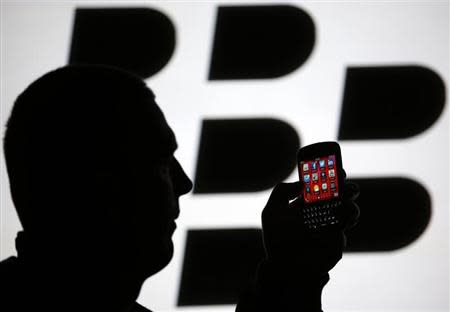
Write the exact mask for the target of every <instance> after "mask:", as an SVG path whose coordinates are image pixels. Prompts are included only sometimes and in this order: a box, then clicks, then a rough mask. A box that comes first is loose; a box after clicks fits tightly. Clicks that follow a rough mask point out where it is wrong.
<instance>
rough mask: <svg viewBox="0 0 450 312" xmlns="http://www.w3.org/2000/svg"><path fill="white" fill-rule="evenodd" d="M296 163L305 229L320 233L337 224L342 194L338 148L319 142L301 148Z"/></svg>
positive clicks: (328, 143)
mask: <svg viewBox="0 0 450 312" xmlns="http://www.w3.org/2000/svg"><path fill="white" fill-rule="evenodd" d="M297 163H298V171H299V176H300V181H301V182H302V183H301V185H302V188H301V190H300V191H301V198H302V200H303V203H304V208H303V221H304V223H305V225H306V226H307V227H308V228H310V229H323V228H328V227H330V226H335V225H337V224H339V210H340V206H341V204H342V195H343V192H344V170H343V167H342V157H341V148H340V147H339V144H338V143H337V142H320V143H315V144H311V145H308V146H305V147H303V148H301V149H300V150H299V151H298V154H297Z"/></svg>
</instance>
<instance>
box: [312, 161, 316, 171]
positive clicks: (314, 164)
mask: <svg viewBox="0 0 450 312" xmlns="http://www.w3.org/2000/svg"><path fill="white" fill-rule="evenodd" d="M311 168H312V170H317V163H316V162H315V161H314V162H312V163H311Z"/></svg>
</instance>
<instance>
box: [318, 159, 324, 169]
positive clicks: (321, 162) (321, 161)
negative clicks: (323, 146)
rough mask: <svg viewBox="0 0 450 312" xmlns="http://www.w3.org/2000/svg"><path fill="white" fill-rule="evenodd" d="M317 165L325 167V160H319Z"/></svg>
mask: <svg viewBox="0 0 450 312" xmlns="http://www.w3.org/2000/svg"><path fill="white" fill-rule="evenodd" d="M319 167H320V168H325V160H319Z"/></svg>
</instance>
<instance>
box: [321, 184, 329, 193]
mask: <svg viewBox="0 0 450 312" xmlns="http://www.w3.org/2000/svg"><path fill="white" fill-rule="evenodd" d="M327 188H328V185H327V184H326V183H322V190H324V191H326V190H327Z"/></svg>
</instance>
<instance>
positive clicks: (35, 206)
mask: <svg viewBox="0 0 450 312" xmlns="http://www.w3.org/2000/svg"><path fill="white" fill-rule="evenodd" d="M176 147H177V143H176V141H175V136H174V134H173V132H172V130H171V129H170V127H169V126H168V125H167V123H166V121H165V119H164V116H163V114H162V112H161V110H160V109H159V107H158V106H157V105H156V103H155V101H154V95H153V93H152V92H151V91H150V89H148V88H147V87H146V85H145V83H144V82H143V81H142V80H141V79H140V78H138V77H136V76H134V75H131V74H129V73H126V72H123V71H121V70H118V69H113V68H108V67H102V66H69V67H65V68H61V69H58V70H56V71H53V72H50V73H48V74H46V75H44V76H43V77H41V78H40V79H38V80H37V81H36V82H34V83H33V84H31V85H30V86H29V87H28V88H27V89H26V90H25V91H24V92H23V93H22V94H21V95H20V96H19V97H18V98H17V100H16V102H15V104H14V107H13V110H12V113H11V117H10V119H9V121H8V124H7V130H6V134H5V138H4V150H5V158H6V163H7V170H8V175H9V179H10V187H11V194H12V199H13V201H14V205H15V207H16V209H17V213H18V216H19V219H20V221H21V223H22V226H23V229H24V231H23V232H20V233H19V234H18V237H17V239H16V246H17V251H18V257H17V258H16V257H11V258H9V259H7V260H5V261H3V262H2V264H1V275H2V288H3V290H2V298H3V299H2V301H3V302H2V310H3V311H28V310H42V311H56V310H58V311H68V310H70V311H139V310H142V311H147V310H146V309H145V308H143V307H142V306H140V305H138V304H137V303H135V300H136V298H137V296H138V294H139V291H140V288H141V286H142V284H143V282H144V281H145V280H146V279H147V278H148V277H149V276H151V275H153V274H155V273H157V272H158V271H160V270H161V269H162V268H164V267H165V266H166V265H167V264H168V263H169V261H170V260H171V258H172V254H173V244H172V240H171V236H172V234H173V231H174V230H175V227H176V225H175V219H176V218H177V217H178V215H179V212H180V211H179V206H178V198H179V197H180V196H181V195H183V194H185V193H187V192H189V191H190V190H191V188H192V183H191V181H190V180H189V178H188V177H187V176H186V175H185V173H184V171H183V170H182V168H181V166H180V164H179V163H178V162H177V160H176V159H175V157H174V156H173V153H174V151H175V149H176ZM298 189H299V185H298V184H296V183H294V184H280V185H279V186H277V187H276V188H275V190H274V192H273V193H272V195H271V197H270V199H269V202H268V204H267V206H266V208H265V210H264V213H263V226H264V239H265V247H266V251H267V257H266V259H265V260H264V261H263V262H262V264H261V265H260V268H259V271H258V272H259V273H258V277H257V280H256V281H255V284H254V285H253V286H252V287H250V290H249V293H248V294H246V295H244V296H243V299H242V301H241V304H240V305H239V307H238V309H240V310H243V311H252V310H255V311H256V310H258V311H261V310H267V311H268V310H271V311H274V309H275V310H277V311H282V310H283V308H282V307H285V309H284V311H286V309H287V310H289V309H294V308H295V309H297V308H302V309H304V310H306V311H318V310H320V292H321V289H322V287H323V285H324V284H325V283H326V282H327V280H328V275H327V272H328V270H329V269H331V268H332V267H333V266H334V265H335V264H336V262H337V261H338V260H339V259H340V257H341V254H342V247H343V241H342V239H343V235H342V232H341V231H338V232H336V233H333V235H320V236H311V235H310V234H308V233H307V232H305V230H304V229H303V227H302V223H301V222H300V219H299V214H298V210H297V208H298V207H296V206H298V205H299V201H298V200H297V201H294V202H293V203H291V204H289V200H290V199H294V198H295V197H296V196H297V194H298V193H299V192H298ZM351 196H353V193H352V194H350V195H349V196H348V198H349V202H351V200H350V199H351ZM350 206H352V204H350V205H349V207H350ZM305 265H306V267H305ZM280 290H282V291H281V293H280ZM299 291H300V293H298V292H299ZM278 308H280V309H278Z"/></svg>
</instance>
